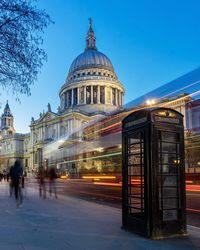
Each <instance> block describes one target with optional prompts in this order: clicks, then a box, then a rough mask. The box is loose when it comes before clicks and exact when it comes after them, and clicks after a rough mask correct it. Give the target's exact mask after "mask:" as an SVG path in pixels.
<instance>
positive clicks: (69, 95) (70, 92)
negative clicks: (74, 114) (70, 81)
mask: <svg viewBox="0 0 200 250" xmlns="http://www.w3.org/2000/svg"><path fill="white" fill-rule="evenodd" d="M67 95H68V98H67V106H68V107H70V106H71V105H72V90H71V89H70V90H68V91H67Z"/></svg>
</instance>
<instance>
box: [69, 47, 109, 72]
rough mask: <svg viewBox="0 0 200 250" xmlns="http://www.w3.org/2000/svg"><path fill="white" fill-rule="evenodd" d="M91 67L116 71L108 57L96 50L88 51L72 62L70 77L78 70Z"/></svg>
mask: <svg viewBox="0 0 200 250" xmlns="http://www.w3.org/2000/svg"><path fill="white" fill-rule="evenodd" d="M91 67H93V68H95V67H96V68H103V69H109V70H112V71H114V69H113V66H112V63H111V61H110V59H109V58H108V57H107V56H106V55H104V54H103V53H101V52H99V51H98V50H96V49H86V50H85V51H84V52H83V53H82V54H80V55H79V56H77V57H76V58H75V60H74V61H73V62H72V64H71V67H70V69H69V75H70V74H72V73H74V72H75V71H76V70H80V69H87V68H91Z"/></svg>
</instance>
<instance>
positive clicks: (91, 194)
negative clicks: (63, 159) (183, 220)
mask: <svg viewBox="0 0 200 250" xmlns="http://www.w3.org/2000/svg"><path fill="white" fill-rule="evenodd" d="M31 185H33V186H35V185H36V183H35V181H34V182H32V184H31ZM57 191H58V194H63V195H68V196H74V197H78V198H82V199H86V200H89V201H92V202H98V203H103V204H106V205H109V206H112V207H118V208H121V200H122V198H121V187H120V186H111V185H108V183H104V184H102V185H100V184H98V183H93V182H89V181H88V180H87V181H84V180H60V179H58V181H57ZM186 198H187V224H189V225H192V226H197V227H200V191H199V192H195V191H187V192H186Z"/></svg>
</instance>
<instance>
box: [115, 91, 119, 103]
mask: <svg viewBox="0 0 200 250" xmlns="http://www.w3.org/2000/svg"><path fill="white" fill-rule="evenodd" d="M115 100H116V101H115V103H116V106H118V90H117V89H115Z"/></svg>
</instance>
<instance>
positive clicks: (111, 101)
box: [110, 87, 113, 104]
mask: <svg viewBox="0 0 200 250" xmlns="http://www.w3.org/2000/svg"><path fill="white" fill-rule="evenodd" d="M112 91H113V89H112V87H110V104H113V100H112Z"/></svg>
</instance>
